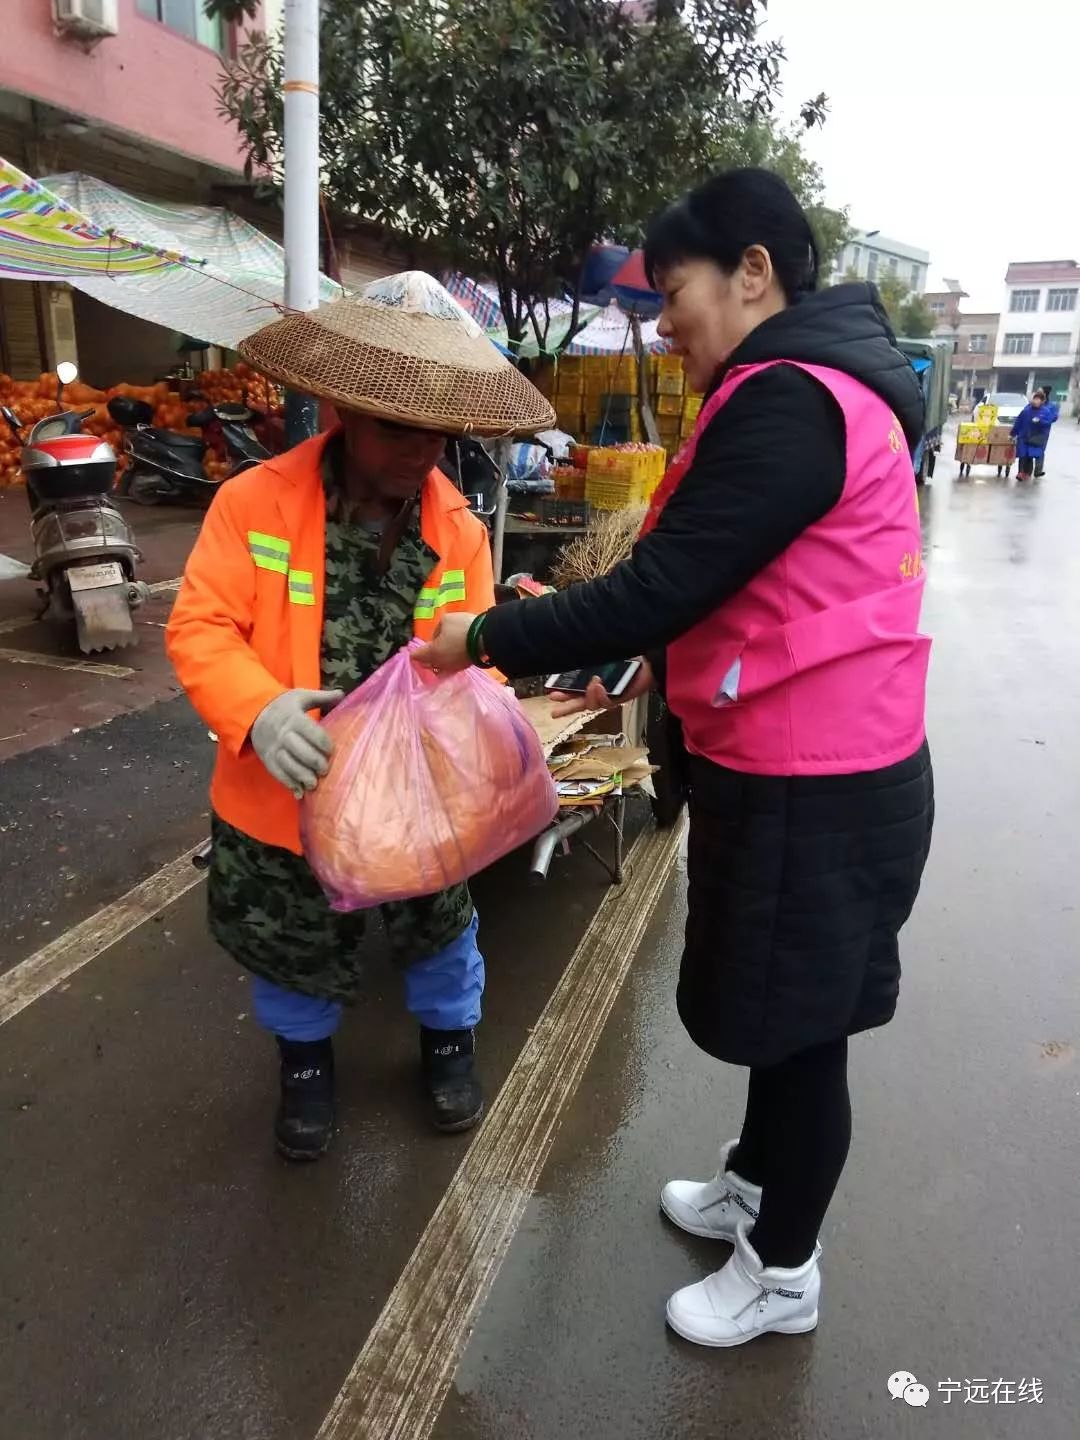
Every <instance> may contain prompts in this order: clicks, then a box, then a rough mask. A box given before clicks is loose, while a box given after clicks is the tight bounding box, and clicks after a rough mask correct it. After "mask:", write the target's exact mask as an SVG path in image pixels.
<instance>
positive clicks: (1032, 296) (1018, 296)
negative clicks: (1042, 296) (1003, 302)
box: [1009, 290, 1039, 311]
mask: <svg viewBox="0 0 1080 1440" xmlns="http://www.w3.org/2000/svg"><path fill="white" fill-rule="evenodd" d="M1038 308H1039V292H1038V290H1014V291H1013V292H1012V294H1011V295H1010V296H1009V309H1010V310H1014V311H1015V310H1020V311H1028V310H1037V309H1038Z"/></svg>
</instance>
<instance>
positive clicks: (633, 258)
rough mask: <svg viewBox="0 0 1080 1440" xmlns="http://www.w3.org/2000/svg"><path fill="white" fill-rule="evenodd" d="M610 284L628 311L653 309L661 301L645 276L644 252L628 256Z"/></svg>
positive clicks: (636, 251) (637, 251) (635, 252)
mask: <svg viewBox="0 0 1080 1440" xmlns="http://www.w3.org/2000/svg"><path fill="white" fill-rule="evenodd" d="M610 283H611V287H612V289H613V290H614V291H615V293H616V294H617V295H618V297H619V299H620V300H621V301H622V302H623V304H624V305H625V306H627V308H628V309H641V307H642V306H648V307H653V306H655V305H656V304H657V302H658V301H659V299H660V296H659V294H658V293H657V291H656V290H654V289H653V287H652V286H651V285H650V284H649V278H648V276H647V275H646V274H645V252H644V251H643V250H635V251H634V252H633V253H632V254H631V255H628V256H627V257H626V259H625V260H624V261H623V263H622V264H621V265H620V266H619V268H618V270H616V271H615V274H614V275H613V276H612V277H611V282H610Z"/></svg>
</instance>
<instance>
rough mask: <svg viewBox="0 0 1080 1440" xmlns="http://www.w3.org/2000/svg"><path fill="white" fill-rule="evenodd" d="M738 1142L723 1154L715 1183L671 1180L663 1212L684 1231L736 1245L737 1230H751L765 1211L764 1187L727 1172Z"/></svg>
mask: <svg viewBox="0 0 1080 1440" xmlns="http://www.w3.org/2000/svg"><path fill="white" fill-rule="evenodd" d="M738 1143H739V1142H738V1141H737V1140H729V1141H728V1142H727V1144H726V1145H724V1146H722V1147H721V1150H720V1169H719V1170H718V1171H717V1173H716V1175H715V1177H714V1178H713V1179H712V1180H669V1181H668V1183H667V1184H666V1185H665V1186H664V1188H663V1190H661V1192H660V1209H661V1210H663V1212H664V1214H665V1215H666V1216H667V1217H668V1219H669V1220H670V1221H671V1222H672V1223H673V1224H675V1225H678V1227H679V1229H680V1230H686V1231H687V1232H688V1233H689V1234H691V1235H703V1236H704V1237H705V1239H706V1240H726V1241H727V1242H728V1244H729V1245H734V1243H735V1230H736V1228H737V1227H738V1226H739V1225H740V1224H743V1225H745V1226H746V1228H747V1229H748V1230H749V1229H750V1228H751V1227H752V1226H753V1223H754V1221H755V1220H756V1219H757V1217H758V1211H759V1210H760V1209H761V1187H760V1186H759V1185H751V1184H750V1181H749V1180H744V1179H743V1178H742V1176H741V1175H736V1173H735V1171H734V1170H729V1169H728V1168H727V1163H728V1157H729V1156H730V1155H731V1153H732V1151H733V1150H734V1149H735V1146H736V1145H737V1144H738Z"/></svg>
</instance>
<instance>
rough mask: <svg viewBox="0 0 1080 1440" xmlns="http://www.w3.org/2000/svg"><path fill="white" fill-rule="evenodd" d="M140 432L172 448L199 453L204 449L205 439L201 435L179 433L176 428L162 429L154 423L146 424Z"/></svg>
mask: <svg viewBox="0 0 1080 1440" xmlns="http://www.w3.org/2000/svg"><path fill="white" fill-rule="evenodd" d="M142 433H143V434H144V435H146V436H148V437H149V438H150V439H152V440H156V441H158V443H159V444H161V445H167V446H168V447H169V448H170V449H172V450H191V451H193V452H195V453H197V454H199V455H201V454H202V452H203V451H204V450H205V449H206V441H205V440H204V439H203V438H202V436H201V435H181V434H179V433H178V432H177V431H176V430H163V429H160V428H158V427H157V426H154V425H149V426H147V428H146V429H145V430H144V431H143V432H142Z"/></svg>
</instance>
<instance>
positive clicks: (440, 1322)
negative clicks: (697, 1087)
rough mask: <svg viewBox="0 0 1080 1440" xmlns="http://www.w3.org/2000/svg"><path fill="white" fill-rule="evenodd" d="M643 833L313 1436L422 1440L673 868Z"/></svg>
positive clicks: (674, 844)
mask: <svg viewBox="0 0 1080 1440" xmlns="http://www.w3.org/2000/svg"><path fill="white" fill-rule="evenodd" d="M678 848H679V829H678V827H676V829H675V830H674V831H647V832H646V833H645V834H644V835H642V836H641V837H640V838H639V839H638V841H637V842H636V843H635V845H634V846H633V849H632V850H631V852H630V867H631V868H630V872H629V873H630V878H629V879H628V880H627V882H626V883H625V884H624V885H623V886H622V887H621V889H619V890H617V891H613V892H612V894H611V895H610V897H609V898H608V899H607V900H606V901H605V903H604V904H603V905H601V907H600V909H599V910H598V911H597V913H596V915H595V916H594V917H593V920H592V923H591V924H590V926H589V928H588V930H587V931H586V933H585V936H584V938H583V939H582V941H581V944H580V945H579V946H578V948H577V950H576V951H575V953H574V956H573V958H572V959H571V961H570V963H569V965H568V966H567V968H566V970H565V972H564V974H563V976H562V978H561V979H560V981H559V983H558V985H557V986H556V988H555V991H554V993H553V994H552V996H551V998H550V1000H549V1001H548V1003H547V1004H546V1005H545V1007H544V1010H543V1013H542V1014H541V1016H540V1019H539V1021H538V1022H537V1024H536V1027H535V1029H534V1030H533V1032H532V1034H531V1035H530V1036H529V1039H528V1040H527V1041H526V1043H525V1046H524V1048H523V1049H522V1051H521V1054H520V1055H519V1056H518V1058H517V1060H516V1061H515V1062H514V1065H513V1068H512V1069H511V1071H510V1074H509V1075H508V1076H507V1077H506V1082H505V1084H504V1085H503V1087H502V1089H501V1090H500V1091H499V1094H498V1097H497V1098H496V1100H495V1103H494V1104H493V1105H492V1107H491V1109H490V1111H489V1112H488V1115H487V1118H486V1119H485V1121H484V1123H483V1124H482V1126H481V1127H480V1129H479V1130H478V1131H477V1133H476V1138H475V1139H474V1141H473V1143H472V1145H471V1146H470V1148H469V1150H468V1152H467V1153H466V1155H465V1158H464V1160H462V1162H461V1165H460V1166H459V1167H458V1170H457V1173H456V1174H455V1175H454V1178H453V1179H452V1180H451V1182H450V1185H449V1186H448V1188H447V1190H446V1193H445V1194H444V1195H443V1198H442V1200H441V1201H440V1202H439V1206H438V1208H437V1210H436V1211H435V1213H434V1215H433V1216H432V1217H431V1220H430V1222H429V1224H428V1227H427V1229H426V1230H425V1231H424V1233H423V1235H422V1236H421V1237H420V1240H419V1242H418V1243H417V1246H416V1249H415V1250H414V1251H413V1253H412V1255H411V1257H410V1258H409V1261H408V1263H407V1264H406V1266H405V1269H404V1270H403V1271H402V1272H401V1275H400V1276H399V1278H398V1281H397V1284H396V1285H395V1286H394V1289H393V1291H392V1292H391V1294H390V1297H389V1299H388V1300H387V1302H386V1304H385V1306H384V1307H383V1310H382V1313H381V1314H380V1316H379V1318H378V1319H377V1320H376V1322H375V1324H374V1326H373V1328H372V1330H371V1333H370V1334H369V1335H368V1337H367V1340H366V1341H365V1343H364V1347H363V1349H362V1350H361V1351H360V1354H359V1355H358V1356H357V1358H356V1362H355V1363H354V1365H353V1367H352V1369H351V1370H350V1371H349V1375H348V1377H347V1379H346V1381H345V1384H344V1385H343V1386H342V1388H341V1391H340V1393H339V1395H338V1397H337V1399H336V1400H335V1402H334V1404H333V1406H332V1407H331V1410H330V1413H329V1414H328V1415H327V1417H326V1419H325V1420H324V1421H323V1423H322V1425H321V1426H320V1428H319V1432H318V1435H317V1437H316V1440H426V1437H427V1436H429V1435H430V1434H431V1431H432V1430H433V1428H434V1426H435V1424H436V1422H437V1420H438V1417H439V1413H440V1411H441V1409H442V1405H443V1401H444V1399H445V1398H446V1392H447V1390H448V1389H449V1387H450V1384H451V1382H452V1380H453V1377H454V1372H455V1371H456V1369H457V1366H458V1362H459V1360H460V1358H461V1355H462V1352H463V1351H464V1349H465V1346H466V1344H467V1343H468V1339H469V1335H470V1334H471V1333H472V1328H473V1323H474V1320H475V1318H476V1315H477V1313H478V1311H479V1309H480V1306H481V1305H482V1304H483V1302H484V1300H485V1298H486V1297H487V1294H488V1292H489V1290H490V1289H491V1286H492V1284H493V1283H494V1280H495V1277H496V1275H497V1274H498V1272H499V1267H500V1265H501V1264H502V1262H503V1259H504V1258H505V1256H506V1252H507V1250H508V1249H509V1247H510V1242H511V1241H512V1240H513V1238H514V1233H515V1231H516V1230H517V1227H518V1225H519V1224H520V1223H521V1218H522V1215H523V1214H524V1212H525V1207H526V1205H527V1204H528V1201H529V1197H530V1196H531V1195H532V1192H533V1189H534V1187H535V1185H536V1182H537V1180H538V1178H539V1176H540V1172H541V1170H542V1169H543V1166H544V1163H545V1162H546V1160H547V1157H548V1154H549V1152H550V1150H551V1147H552V1144H553V1142H554V1139H555V1134H556V1131H557V1128H558V1125H559V1121H560V1119H561V1116H562V1112H563V1110H564V1109H565V1108H566V1106H567V1105H568V1104H569V1102H570V1101H571V1100H572V1099H573V1097H574V1094H575V1092H576V1091H577V1088H578V1085H579V1083H580V1081H581V1077H582V1075H583V1074H584V1072H585V1067H586V1066H587V1065H588V1063H589V1059H590V1057H591V1056H592V1053H593V1050H594V1049H595V1048H596V1044H597V1041H598V1040H599V1038H600V1035H601V1032H602V1031H603V1028H604V1025H605V1023H606V1021H607V1017H608V1015H609V1013H610V1011H611V1007H612V1006H613V1004H614V1003H615V1000H616V999H617V997H618V995H619V992H620V990H621V989H622V986H623V983H624V981H625V979H626V976H627V974H628V973H629V970H630V965H631V963H632V962H633V959H634V955H635V952H636V951H637V948H638V946H639V944H640V943H641V939H642V936H643V935H644V933H645V928H646V926H647V925H648V923H649V920H650V918H651V916H652V913H653V910H654V909H655V907H656V903H657V901H658V900H659V898H660V895H661V893H662V891H663V888H664V885H665V884H666V882H667V880H668V877H669V876H670V874H671V872H672V869H673V867H674V864H675V858H676V855H677V853H678Z"/></svg>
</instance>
